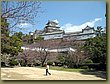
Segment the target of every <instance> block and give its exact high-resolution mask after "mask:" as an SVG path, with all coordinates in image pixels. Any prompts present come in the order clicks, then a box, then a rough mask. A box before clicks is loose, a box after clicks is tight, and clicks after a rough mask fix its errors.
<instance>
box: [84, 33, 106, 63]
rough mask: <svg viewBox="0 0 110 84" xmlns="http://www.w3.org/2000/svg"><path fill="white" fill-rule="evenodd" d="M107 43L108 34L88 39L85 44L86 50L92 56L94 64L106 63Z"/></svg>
mask: <svg viewBox="0 0 110 84" xmlns="http://www.w3.org/2000/svg"><path fill="white" fill-rule="evenodd" d="M106 41H107V39H106V34H103V35H102V36H97V37H94V38H90V39H87V41H86V43H85V49H86V50H87V51H88V53H89V54H90V56H91V59H92V60H93V62H94V63H102V64H105V63H106V55H107V54H106V49H107V43H106Z"/></svg>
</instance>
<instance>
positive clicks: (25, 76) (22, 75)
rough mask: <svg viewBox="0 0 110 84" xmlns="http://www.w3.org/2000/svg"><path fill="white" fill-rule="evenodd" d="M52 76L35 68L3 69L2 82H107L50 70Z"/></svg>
mask: <svg viewBox="0 0 110 84" xmlns="http://www.w3.org/2000/svg"><path fill="white" fill-rule="evenodd" d="M50 72H51V74H52V75H48V76H46V75H45V69H40V68H35V67H16V68H1V80H105V79H102V78H100V77H96V76H95V75H84V74H81V73H78V72H66V71H57V70H50Z"/></svg>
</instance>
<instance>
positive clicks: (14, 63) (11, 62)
mask: <svg viewBox="0 0 110 84" xmlns="http://www.w3.org/2000/svg"><path fill="white" fill-rule="evenodd" d="M9 64H10V66H15V65H18V62H17V61H16V60H15V59H12V60H10V63H9Z"/></svg>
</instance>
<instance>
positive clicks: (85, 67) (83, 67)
mask: <svg viewBox="0 0 110 84" xmlns="http://www.w3.org/2000/svg"><path fill="white" fill-rule="evenodd" d="M80 68H81V69H89V67H88V66H82V67H80Z"/></svg>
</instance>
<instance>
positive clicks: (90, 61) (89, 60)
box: [85, 59, 93, 63]
mask: <svg viewBox="0 0 110 84" xmlns="http://www.w3.org/2000/svg"><path fill="white" fill-rule="evenodd" d="M85 63H93V61H92V60H91V59H88V60H86V61H85Z"/></svg>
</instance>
